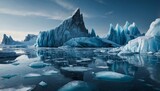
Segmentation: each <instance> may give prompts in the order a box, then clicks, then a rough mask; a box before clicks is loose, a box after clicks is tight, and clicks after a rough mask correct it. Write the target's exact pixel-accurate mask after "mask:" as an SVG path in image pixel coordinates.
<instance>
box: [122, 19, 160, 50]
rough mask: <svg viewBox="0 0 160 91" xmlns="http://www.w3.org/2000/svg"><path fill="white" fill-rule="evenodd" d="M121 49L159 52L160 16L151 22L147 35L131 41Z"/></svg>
mask: <svg viewBox="0 0 160 91" xmlns="http://www.w3.org/2000/svg"><path fill="white" fill-rule="evenodd" d="M121 49H122V51H121V52H124V51H129V52H139V53H148V52H152V53H154V52H158V51H159V50H160V18H158V19H156V20H155V21H154V22H152V23H151V25H150V28H149V30H148V31H147V33H146V34H145V36H141V37H138V38H136V39H133V40H131V41H129V42H128V44H127V45H125V46H124V47H123V48H121Z"/></svg>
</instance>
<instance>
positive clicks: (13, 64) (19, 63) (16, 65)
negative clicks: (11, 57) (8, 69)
mask: <svg viewBox="0 0 160 91" xmlns="http://www.w3.org/2000/svg"><path fill="white" fill-rule="evenodd" d="M19 64H20V63H12V65H15V66H17V65H19Z"/></svg>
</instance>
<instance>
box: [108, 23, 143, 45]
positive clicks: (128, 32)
mask: <svg viewBox="0 0 160 91" xmlns="http://www.w3.org/2000/svg"><path fill="white" fill-rule="evenodd" d="M140 35H141V33H140V31H139V29H138V28H137V26H136V24H135V23H134V22H133V23H132V24H129V22H128V21H126V23H125V25H124V26H123V27H121V26H120V25H119V24H117V25H116V27H115V28H114V27H113V25H112V24H110V28H109V31H108V34H107V37H106V39H107V40H110V41H113V42H115V43H117V44H120V45H125V44H126V43H128V41H129V40H132V39H134V38H136V37H138V36H140Z"/></svg>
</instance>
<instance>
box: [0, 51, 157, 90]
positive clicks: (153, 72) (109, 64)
mask: <svg viewBox="0 0 160 91" xmlns="http://www.w3.org/2000/svg"><path fill="white" fill-rule="evenodd" d="M5 51H15V52H17V53H20V54H22V55H20V56H19V57H17V58H5V59H0V91H27V90H28V89H29V90H32V91H57V90H58V89H60V88H61V87H62V86H64V85H65V84H67V83H68V82H71V81H75V80H76V81H83V82H85V83H87V86H88V87H89V88H90V89H91V91H160V56H159V57H158V56H153V55H138V54H136V55H133V56H121V57H119V56H114V55H108V54H107V51H108V49H49V48H41V49H5ZM38 62H39V63H44V64H45V66H44V65H42V66H36V67H32V66H30V65H31V64H32V63H38ZM46 64H47V65H46ZM64 67H71V68H72V67H79V69H78V70H79V71H74V70H76V68H75V69H70V70H63V69H62V68H64ZM80 67H84V68H86V69H89V70H85V71H83V70H82V69H80ZM101 71H112V72H117V73H121V74H125V75H127V76H130V77H133V79H132V80H130V81H126V82H123V81H112V80H108V81H107V80H103V79H96V78H95V73H97V72H101ZM29 74H30V76H28V75H29ZM31 74H32V75H31ZM7 76H8V77H7ZM27 76H28V77H27ZM113 77H114V76H113ZM41 81H43V82H45V83H46V84H47V85H46V86H41V85H39V83H40V82H41Z"/></svg>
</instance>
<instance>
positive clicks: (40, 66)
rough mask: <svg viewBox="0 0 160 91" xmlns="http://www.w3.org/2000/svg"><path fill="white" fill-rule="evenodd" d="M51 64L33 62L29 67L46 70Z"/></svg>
mask: <svg viewBox="0 0 160 91" xmlns="http://www.w3.org/2000/svg"><path fill="white" fill-rule="evenodd" d="M48 65H49V64H47V63H43V62H32V63H30V64H29V66H30V67H31V68H44V67H46V66H48Z"/></svg>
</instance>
